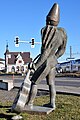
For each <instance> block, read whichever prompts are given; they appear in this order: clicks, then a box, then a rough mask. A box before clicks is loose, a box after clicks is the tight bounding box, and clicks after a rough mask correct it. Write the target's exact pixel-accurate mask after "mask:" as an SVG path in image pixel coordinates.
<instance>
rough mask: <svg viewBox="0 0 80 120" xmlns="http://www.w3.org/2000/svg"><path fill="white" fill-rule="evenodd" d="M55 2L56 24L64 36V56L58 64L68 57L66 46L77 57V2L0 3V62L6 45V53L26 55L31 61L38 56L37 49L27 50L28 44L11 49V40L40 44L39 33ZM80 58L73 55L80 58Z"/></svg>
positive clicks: (79, 19)
mask: <svg viewBox="0 0 80 120" xmlns="http://www.w3.org/2000/svg"><path fill="white" fill-rule="evenodd" d="M55 2H57V3H58V4H59V6H60V23H59V25H58V27H63V28H65V30H66V32H67V36H68V41H67V47H66V52H65V54H64V55H63V57H61V58H60V61H64V60H65V59H66V58H67V57H69V51H70V49H69V48H70V46H72V51H73V53H77V52H78V53H80V45H79V44H80V14H79V13H80V0H33V1H32V0H0V58H4V52H5V49H6V44H7V42H8V45H9V50H10V51H28V52H31V57H33V58H34V57H36V55H37V54H39V53H40V47H41V46H40V45H35V48H31V46H30V45H28V44H20V46H19V47H18V48H16V47H15V44H14V39H15V36H19V38H20V40H25V41H30V40H31V38H35V41H36V42H37V41H38V42H40V41H41V35H40V30H41V28H42V27H44V26H45V25H46V16H47V14H48V12H49V10H50V8H51V7H52V5H53V4H54V3H55ZM79 56H80V54H76V55H73V57H75V58H80V57H79Z"/></svg>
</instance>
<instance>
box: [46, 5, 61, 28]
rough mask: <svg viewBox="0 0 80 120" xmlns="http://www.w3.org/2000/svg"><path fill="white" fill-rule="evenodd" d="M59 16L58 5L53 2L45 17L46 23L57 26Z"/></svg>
mask: <svg viewBox="0 0 80 120" xmlns="http://www.w3.org/2000/svg"><path fill="white" fill-rule="evenodd" d="M59 18H60V9H59V5H58V4H57V3H55V4H54V5H53V6H52V8H51V10H50V12H49V13H48V15H47V17H46V25H53V26H57V25H58V23H59Z"/></svg>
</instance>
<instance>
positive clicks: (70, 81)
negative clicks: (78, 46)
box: [0, 76, 80, 87]
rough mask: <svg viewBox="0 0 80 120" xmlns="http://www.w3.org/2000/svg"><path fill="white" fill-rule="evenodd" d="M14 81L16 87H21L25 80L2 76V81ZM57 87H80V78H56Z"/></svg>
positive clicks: (18, 77) (42, 82) (43, 81)
mask: <svg viewBox="0 0 80 120" xmlns="http://www.w3.org/2000/svg"><path fill="white" fill-rule="evenodd" d="M1 79H4V80H6V79H7V80H13V81H14V86H20V85H21V83H22V82H23V80H24V77H22V76H0V80H1ZM40 84H46V80H42V81H41V82H40ZM55 85H56V86H71V87H80V78H76V77H74V78H73V77H56V78H55Z"/></svg>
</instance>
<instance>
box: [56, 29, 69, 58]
mask: <svg viewBox="0 0 80 120" xmlns="http://www.w3.org/2000/svg"><path fill="white" fill-rule="evenodd" d="M58 29H59V30H60V31H61V32H62V39H63V42H62V45H60V46H59V48H58V50H57V52H56V53H55V55H56V57H57V58H59V57H61V56H62V55H63V54H64V52H65V49H66V43H67V35H66V32H65V31H64V29H63V28H58Z"/></svg>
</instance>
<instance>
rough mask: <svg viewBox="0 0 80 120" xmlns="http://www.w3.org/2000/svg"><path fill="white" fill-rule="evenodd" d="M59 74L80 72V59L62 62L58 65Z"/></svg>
mask: <svg viewBox="0 0 80 120" xmlns="http://www.w3.org/2000/svg"><path fill="white" fill-rule="evenodd" d="M57 71H58V72H80V59H76V60H70V61H67V62H62V63H59V64H58V65H57Z"/></svg>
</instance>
